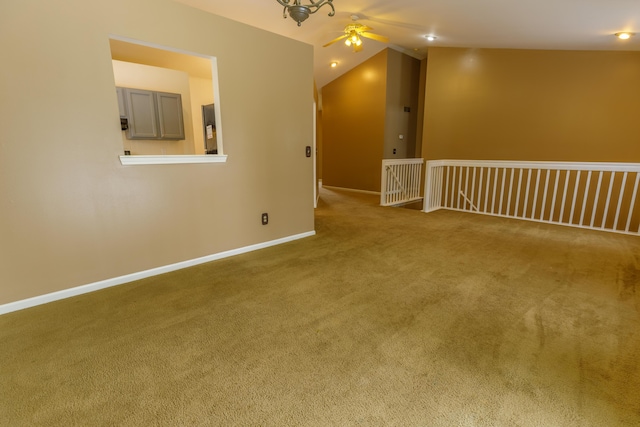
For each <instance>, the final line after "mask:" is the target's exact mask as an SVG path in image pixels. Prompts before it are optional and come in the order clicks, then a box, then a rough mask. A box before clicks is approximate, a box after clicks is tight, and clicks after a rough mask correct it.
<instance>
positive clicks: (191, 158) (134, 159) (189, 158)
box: [120, 154, 227, 166]
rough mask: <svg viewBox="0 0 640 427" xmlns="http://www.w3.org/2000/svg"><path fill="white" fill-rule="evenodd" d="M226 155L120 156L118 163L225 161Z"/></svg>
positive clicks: (174, 163) (155, 163)
mask: <svg viewBox="0 0 640 427" xmlns="http://www.w3.org/2000/svg"><path fill="white" fill-rule="evenodd" d="M226 162H227V156H226V155H223V154H220V155H218V154H204V155H200V154H193V155H189V154H185V155H177V156H120V163H122V165H124V166H136V165H177V164H182V163H226Z"/></svg>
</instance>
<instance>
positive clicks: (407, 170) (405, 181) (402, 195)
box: [380, 159, 424, 206]
mask: <svg viewBox="0 0 640 427" xmlns="http://www.w3.org/2000/svg"><path fill="white" fill-rule="evenodd" d="M423 163H424V159H397V160H396V159H385V160H382V184H381V186H380V204H381V205H382V206H398V205H402V204H406V203H410V202H414V201H416V200H420V199H422V196H421V195H420V193H421V191H420V190H421V189H422V185H421V180H422V164H423Z"/></svg>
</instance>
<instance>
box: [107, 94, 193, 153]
mask: <svg viewBox="0 0 640 427" xmlns="http://www.w3.org/2000/svg"><path fill="white" fill-rule="evenodd" d="M118 89H122V95H123V98H124V107H125V110H126V116H127V118H128V121H129V123H128V124H129V129H128V130H127V138H128V139H174V140H176V139H184V138H185V136H184V120H183V117H182V96H181V95H180V94H178V93H166V92H154V91H150V90H143V89H132V88H118Z"/></svg>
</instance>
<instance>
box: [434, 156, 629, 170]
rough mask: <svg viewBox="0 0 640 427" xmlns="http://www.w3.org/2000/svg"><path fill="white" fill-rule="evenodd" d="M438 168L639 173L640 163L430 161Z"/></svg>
mask: <svg viewBox="0 0 640 427" xmlns="http://www.w3.org/2000/svg"><path fill="white" fill-rule="evenodd" d="M436 166H469V167H471V166H478V167H490V168H495V167H497V168H503V167H507V168H510V167H513V168H516V169H552V170H557V169H560V170H582V171H589V170H591V171H607V172H609V171H612V172H637V171H638V168H639V164H638V163H619V162H537V161H515V160H448V159H447V160H428V161H427V168H429V167H436Z"/></svg>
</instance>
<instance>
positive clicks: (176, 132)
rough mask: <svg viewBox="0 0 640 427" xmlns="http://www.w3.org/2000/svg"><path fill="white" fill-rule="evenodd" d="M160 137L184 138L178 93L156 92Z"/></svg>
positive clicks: (180, 100)
mask: <svg viewBox="0 0 640 427" xmlns="http://www.w3.org/2000/svg"><path fill="white" fill-rule="evenodd" d="M156 105H157V107H158V125H159V129H160V138H162V139H184V122H183V120H182V97H181V96H180V94H178V93H166V92H156Z"/></svg>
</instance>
